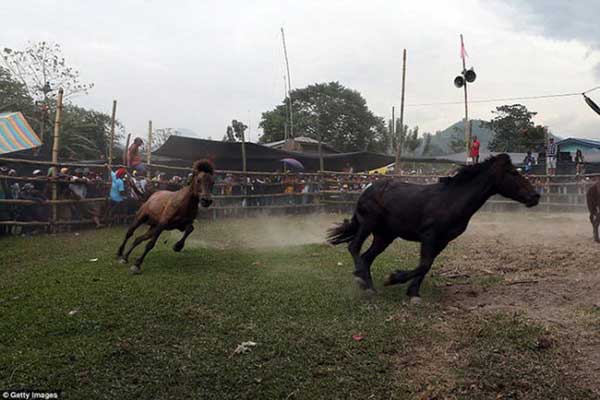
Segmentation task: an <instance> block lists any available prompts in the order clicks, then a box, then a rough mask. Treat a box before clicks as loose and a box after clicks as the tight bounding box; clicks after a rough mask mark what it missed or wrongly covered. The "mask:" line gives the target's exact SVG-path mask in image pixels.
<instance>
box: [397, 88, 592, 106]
mask: <svg viewBox="0 0 600 400" xmlns="http://www.w3.org/2000/svg"><path fill="white" fill-rule="evenodd" d="M598 89H600V86H596V87H594V88H592V89H589V90H586V91H585V92H577V93H560V94H548V95H541V96H525V97H504V98H497V99H485V100H471V101H469V103H470V104H474V103H496V102H499V101H514V100H536V99H550V98H556V97H570V96H581V95H582V94H586V93H590V92H593V91H594V90H598ZM455 104H456V105H458V104H464V101H446V102H437V103H416V104H407V105H406V107H425V106H445V105H455Z"/></svg>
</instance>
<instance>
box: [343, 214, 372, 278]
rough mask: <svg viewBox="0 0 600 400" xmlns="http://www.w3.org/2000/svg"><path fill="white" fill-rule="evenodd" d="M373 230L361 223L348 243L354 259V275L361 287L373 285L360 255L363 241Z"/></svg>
mask: <svg viewBox="0 0 600 400" xmlns="http://www.w3.org/2000/svg"><path fill="white" fill-rule="evenodd" d="M370 234H371V231H370V230H369V229H367V228H366V227H365V226H364V225H361V226H360V227H359V228H358V231H357V232H356V235H355V236H354V238H353V239H352V241H351V242H350V244H349V245H348V251H349V252H350V255H352V259H353V260H354V277H355V279H356V282H357V283H358V285H359V286H360V288H361V289H369V288H371V287H372V286H373V284H372V283H371V284H369V280H368V276H367V273H366V271H365V268H364V265H363V262H362V258H361V256H360V249H361V248H362V245H363V243H364V242H365V240H367V238H368V237H369V235H370Z"/></svg>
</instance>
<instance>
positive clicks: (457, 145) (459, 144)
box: [450, 124, 467, 153]
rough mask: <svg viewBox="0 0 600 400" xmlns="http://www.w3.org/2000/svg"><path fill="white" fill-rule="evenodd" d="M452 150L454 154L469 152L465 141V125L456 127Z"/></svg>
mask: <svg viewBox="0 0 600 400" xmlns="http://www.w3.org/2000/svg"><path fill="white" fill-rule="evenodd" d="M450 150H452V152H453V153H462V152H465V151H467V142H466V141H465V130H464V124H463V126H462V129H461V127H458V126H455V127H454V134H453V135H452V137H451V138H450Z"/></svg>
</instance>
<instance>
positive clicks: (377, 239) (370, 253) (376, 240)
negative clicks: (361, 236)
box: [360, 234, 394, 290]
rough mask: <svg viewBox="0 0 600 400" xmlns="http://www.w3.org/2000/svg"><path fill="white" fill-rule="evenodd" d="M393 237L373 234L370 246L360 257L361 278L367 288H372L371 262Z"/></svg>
mask: <svg viewBox="0 0 600 400" xmlns="http://www.w3.org/2000/svg"><path fill="white" fill-rule="evenodd" d="M393 241H394V239H393V238H392V239H390V238H388V237H385V236H381V235H377V234H373V243H371V246H370V247H369V248H368V249H367V251H365V252H364V253H363V254H362V256H360V258H361V262H362V263H361V265H362V268H363V270H362V279H364V280H365V281H366V283H367V289H369V290H374V289H373V278H372V277H371V264H373V261H375V258H376V257H377V256H378V255H380V254H381V253H383V251H384V250H385V249H387V247H388V246H389V245H390V243H392V242H393Z"/></svg>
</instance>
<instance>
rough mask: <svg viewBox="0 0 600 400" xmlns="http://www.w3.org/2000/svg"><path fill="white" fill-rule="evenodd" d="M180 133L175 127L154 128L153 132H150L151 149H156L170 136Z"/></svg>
mask: <svg viewBox="0 0 600 400" xmlns="http://www.w3.org/2000/svg"><path fill="white" fill-rule="evenodd" d="M179 135H180V133H179V131H178V130H177V129H175V128H159V129H155V130H154V132H152V149H151V150H152V151H155V150H157V149H158V148H159V147H160V146H162V145H163V144H165V142H166V141H167V140H168V139H169V138H170V137H171V136H179Z"/></svg>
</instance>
